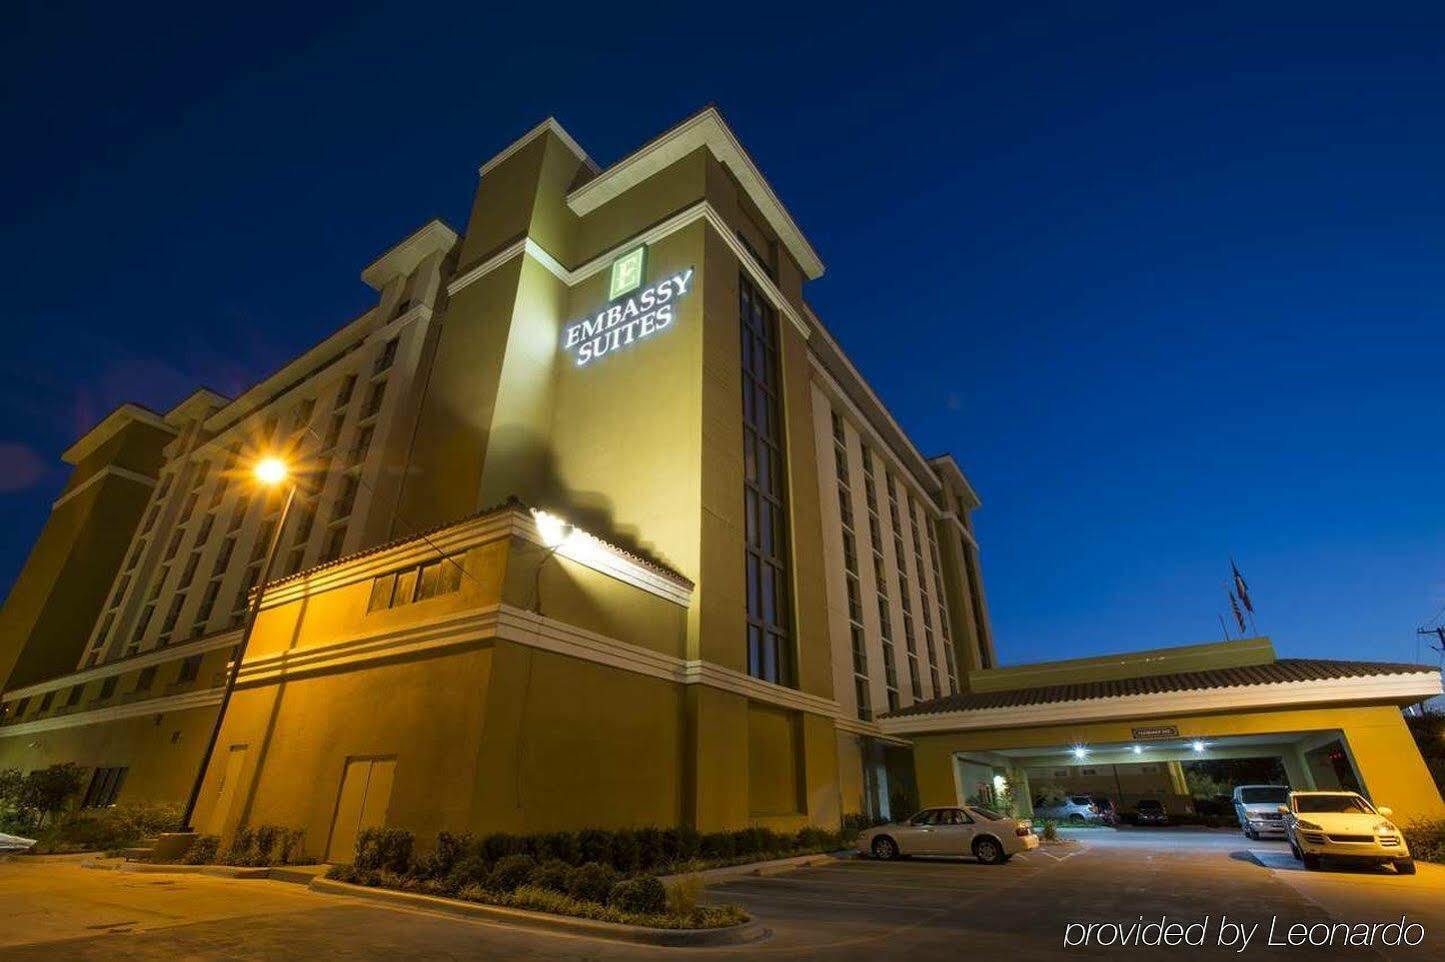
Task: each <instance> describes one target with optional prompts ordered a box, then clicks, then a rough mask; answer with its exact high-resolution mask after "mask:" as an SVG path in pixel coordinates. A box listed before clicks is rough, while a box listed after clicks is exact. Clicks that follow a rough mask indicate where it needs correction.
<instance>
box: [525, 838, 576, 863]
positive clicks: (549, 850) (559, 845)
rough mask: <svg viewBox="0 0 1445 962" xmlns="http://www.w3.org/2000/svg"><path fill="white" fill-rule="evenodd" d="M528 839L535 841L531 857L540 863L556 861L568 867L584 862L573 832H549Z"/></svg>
mask: <svg viewBox="0 0 1445 962" xmlns="http://www.w3.org/2000/svg"><path fill="white" fill-rule="evenodd" d="M528 837H529V838H530V839H532V840H533V844H532V846H531V849H532V851H531V855H532V856H533V857H534V858H536V859H537V861H539V862H546V861H549V860H552V859H556V860H557V861H560V862H566V863H567V864H568V865H576V864H578V863H579V862H580V861H581V860H582V856H581V853H580V852H579V851H578V848H577V836H576V835H574V834H573V833H571V832H548V833H546V834H544V835H532V836H528Z"/></svg>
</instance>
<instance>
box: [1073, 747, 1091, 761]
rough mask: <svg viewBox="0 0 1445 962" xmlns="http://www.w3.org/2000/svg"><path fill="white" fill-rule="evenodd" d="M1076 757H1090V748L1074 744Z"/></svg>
mask: <svg viewBox="0 0 1445 962" xmlns="http://www.w3.org/2000/svg"><path fill="white" fill-rule="evenodd" d="M1074 757H1075V758H1088V757H1089V750H1088V749H1087V748H1085V747H1084V746H1083V745H1075V746H1074Z"/></svg>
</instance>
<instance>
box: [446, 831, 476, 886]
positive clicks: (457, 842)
mask: <svg viewBox="0 0 1445 962" xmlns="http://www.w3.org/2000/svg"><path fill="white" fill-rule="evenodd" d="M476 847H477V840H476V839H475V838H473V837H472V834H471V833H470V832H457V833H453V832H440V833H438V834H437V847H436V858H437V875H439V876H442V877H445V876H447V875H450V874H451V871H452V869H453V868H455V867H456V865H457V863H458V862H460V861H461V860H462V859H464V858H466V857H467V856H469V855H471V854H472V853H473V852H475V851H476Z"/></svg>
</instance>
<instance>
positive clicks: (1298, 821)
mask: <svg viewBox="0 0 1445 962" xmlns="http://www.w3.org/2000/svg"><path fill="white" fill-rule="evenodd" d="M1295 824H1296V825H1298V826H1299V827H1300V828H1307V829H1309V830H1310V831H1312V832H1318V831H1321V829H1320V827H1319V826H1318V825H1316V824H1315V823H1314V822H1307V821H1305V820H1304V819H1302V818H1300V819H1295Z"/></svg>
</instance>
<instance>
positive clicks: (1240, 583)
mask: <svg viewBox="0 0 1445 962" xmlns="http://www.w3.org/2000/svg"><path fill="white" fill-rule="evenodd" d="M1229 568H1230V570H1231V571H1233V572H1234V590H1235V593H1236V594H1238V595H1239V600H1240V601H1241V602H1243V604H1244V610H1245V611H1248V612H1249V613H1250V614H1254V602H1253V601H1250V600H1249V585H1247V584H1245V583H1244V575H1242V574H1240V573H1239V565H1237V564H1235V563H1234V559H1233V558H1230V559H1229Z"/></svg>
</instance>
